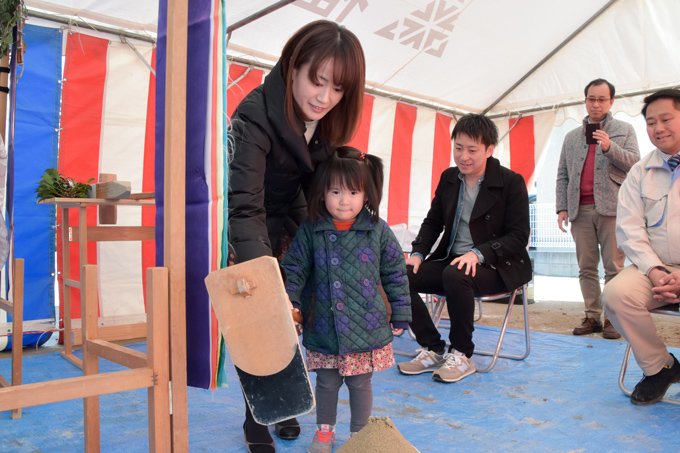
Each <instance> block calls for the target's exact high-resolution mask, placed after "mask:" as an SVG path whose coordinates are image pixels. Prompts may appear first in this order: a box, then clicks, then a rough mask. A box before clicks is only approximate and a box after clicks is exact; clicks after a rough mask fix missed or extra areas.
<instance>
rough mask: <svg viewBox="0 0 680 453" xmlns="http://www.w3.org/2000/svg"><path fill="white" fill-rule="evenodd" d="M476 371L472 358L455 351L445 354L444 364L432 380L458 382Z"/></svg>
mask: <svg viewBox="0 0 680 453" xmlns="http://www.w3.org/2000/svg"><path fill="white" fill-rule="evenodd" d="M475 371H477V369H476V368H475V362H474V361H473V360H472V357H470V358H468V357H466V356H465V354H463V353H462V352H459V351H456V350H455V349H454V350H453V351H452V352H448V353H446V354H444V364H443V365H442V366H441V368H439V369H438V370H437V371H435V372H434V374H433V375H432V379H434V380H435V381H441V382H458V381H460V380H461V379H463V378H464V377H465V376H469V375H471V374H472V373H474V372H475Z"/></svg>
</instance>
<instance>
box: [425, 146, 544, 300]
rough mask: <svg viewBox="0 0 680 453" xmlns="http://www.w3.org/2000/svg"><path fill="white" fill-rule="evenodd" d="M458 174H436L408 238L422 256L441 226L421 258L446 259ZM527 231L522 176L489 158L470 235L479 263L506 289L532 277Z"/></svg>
mask: <svg viewBox="0 0 680 453" xmlns="http://www.w3.org/2000/svg"><path fill="white" fill-rule="evenodd" d="M459 173H460V170H459V169H458V168H457V167H451V168H448V169H446V170H445V171H444V172H443V173H442V176H441V179H440V180H439V184H438V185H437V190H436V191H435V194H434V198H433V199H432V205H431V207H430V210H429V212H428V213H427V217H426V218H425V220H423V224H422V226H421V227H420V231H419V232H418V236H417V237H416V239H415V241H413V249H412V251H413V252H417V253H420V254H421V255H423V256H428V254H429V253H430V250H432V246H433V245H434V243H435V242H436V241H437V238H438V237H439V235H440V233H441V232H442V230H444V235H443V237H442V240H441V241H440V243H439V246H438V247H437V249H436V250H435V251H434V252H433V253H432V254H431V255H430V256H429V257H428V258H427V260H441V259H445V258H447V256H446V251H447V249H448V246H449V243H450V239H451V226H452V225H453V220H454V217H455V215H456V207H457V205H458V194H459V192H460V182H461V181H460V178H459V177H458V174H459ZM530 232H531V227H530V224H529V198H528V195H527V189H526V184H525V182H524V178H522V176H521V175H519V174H517V173H515V172H514V171H512V170H509V169H507V168H505V167H503V166H501V164H500V162H499V161H498V159H496V158H494V157H489V158H488V159H487V161H486V171H485V173H484V180H483V181H482V185H481V187H480V189H479V194H478V195H477V200H476V201H475V205H474V207H473V208H472V214H471V215H470V234H471V236H472V242H473V243H474V244H475V248H476V249H477V250H479V251H480V252H481V254H482V255H483V256H484V264H485V265H487V266H492V267H494V268H496V269H497V270H498V272H499V274H500V275H501V278H502V279H503V282H504V283H505V285H506V286H507V288H508V289H509V290H513V289H515V288H518V287H519V286H521V285H523V284H524V283H528V282H529V281H530V280H531V278H532V269H531V260H530V259H529V253H528V252H527V244H528V243H529V234H530Z"/></svg>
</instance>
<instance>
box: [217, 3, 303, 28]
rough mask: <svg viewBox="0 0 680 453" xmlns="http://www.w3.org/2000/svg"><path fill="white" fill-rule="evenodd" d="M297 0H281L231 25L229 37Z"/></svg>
mask: <svg viewBox="0 0 680 453" xmlns="http://www.w3.org/2000/svg"><path fill="white" fill-rule="evenodd" d="M294 1H295V0H279V1H278V2H276V3H274V4H273V5H270V6H268V7H266V8H263V9H262V10H260V11H258V12H256V13H255V14H251V15H250V16H248V17H246V18H244V19H241V20H240V21H238V22H236V23H235V24H233V25H230V26H229V27H227V35H229V34H230V33H231V32H232V31H234V30H238V29H239V28H241V27H243V26H244V25H248V24H249V23H251V22H254V21H256V20H257V19H259V18H260V17H262V16H266V15H267V14H269V13H271V12H274V11H276V10H277V9H279V8H283V7H284V6H286V5H288V4H289V3H293V2H294Z"/></svg>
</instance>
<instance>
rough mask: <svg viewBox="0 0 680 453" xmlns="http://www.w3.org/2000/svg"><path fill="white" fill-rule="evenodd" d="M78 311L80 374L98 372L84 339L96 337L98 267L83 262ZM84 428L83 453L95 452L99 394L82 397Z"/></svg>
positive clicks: (95, 359)
mask: <svg viewBox="0 0 680 453" xmlns="http://www.w3.org/2000/svg"><path fill="white" fill-rule="evenodd" d="M80 281H81V288H80V311H81V312H82V313H81V318H82V329H83V330H82V332H83V375H85V376H90V375H96V374H98V373H99V358H98V357H97V356H96V355H95V354H91V353H89V351H88V349H89V347H88V344H87V341H86V340H96V339H97V320H98V315H99V304H98V302H97V300H98V297H97V296H98V292H99V291H98V284H97V266H94V265H92V264H86V265H84V266H82V267H81V270H80ZM83 410H84V413H83V420H84V424H85V426H84V429H85V452H86V453H96V452H99V449H100V431H99V395H95V396H88V397H86V398H83Z"/></svg>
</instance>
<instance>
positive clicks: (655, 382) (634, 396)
mask: <svg viewBox="0 0 680 453" xmlns="http://www.w3.org/2000/svg"><path fill="white" fill-rule="evenodd" d="M671 356H672V357H673V365H671V366H670V367H668V366H665V367H663V368H661V371H659V372H658V373H656V374H655V375H653V376H644V377H643V378H642V380H641V381H640V382H638V383H637V385H636V386H635V389H634V390H633V393H631V395H630V402H631V403H633V404H635V405H637V406H649V405H650V404H654V403H658V402H659V401H661V398H663V396H664V395H665V394H666V390H668V387H670V386H671V384H674V383H676V382H680V363H678V360H677V359H676V358H675V356H674V355H673V354H671Z"/></svg>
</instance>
